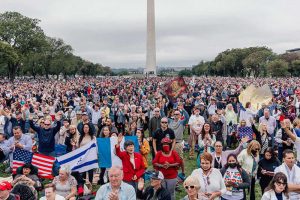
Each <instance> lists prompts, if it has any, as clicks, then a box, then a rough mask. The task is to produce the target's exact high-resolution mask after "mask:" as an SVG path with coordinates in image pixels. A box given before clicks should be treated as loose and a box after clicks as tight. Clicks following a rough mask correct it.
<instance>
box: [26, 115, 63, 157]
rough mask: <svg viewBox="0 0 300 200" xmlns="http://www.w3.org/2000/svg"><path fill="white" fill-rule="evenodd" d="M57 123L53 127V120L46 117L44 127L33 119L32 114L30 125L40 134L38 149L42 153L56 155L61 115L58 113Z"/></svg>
mask: <svg viewBox="0 0 300 200" xmlns="http://www.w3.org/2000/svg"><path fill="white" fill-rule="evenodd" d="M55 118H56V125H55V126H54V127H51V121H50V120H48V119H46V120H45V121H44V127H43V128H42V127H41V126H37V125H35V124H34V123H33V121H32V119H33V118H32V116H30V117H29V124H30V127H31V128H32V129H33V130H34V131H35V132H36V133H37V135H38V143H39V145H38V151H39V153H41V154H44V155H48V156H53V157H55V135H56V134H57V132H58V131H59V129H60V126H61V123H60V119H61V118H60V116H59V115H56V116H55Z"/></svg>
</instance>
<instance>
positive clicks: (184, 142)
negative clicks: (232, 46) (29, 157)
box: [0, 77, 300, 200]
mask: <svg viewBox="0 0 300 200" xmlns="http://www.w3.org/2000/svg"><path fill="white" fill-rule="evenodd" d="M170 81H172V78H169V77H150V78H142V79H140V78H125V77H124V78H122V77H101V78H82V77H77V78H76V79H75V78H74V79H68V80H52V79H50V80H46V79H36V80H33V79H17V80H16V81H15V82H14V83H10V82H8V81H6V80H2V81H0V84H1V86H0V94H1V95H0V161H1V162H2V163H7V168H6V169H5V172H2V174H12V175H13V180H12V181H1V182H0V199H1V200H6V199H9V200H11V199H24V200H25V199H26V200H28V199H38V198H39V197H41V196H43V197H41V198H40V199H45V200H53V199H67V200H74V199H80V198H82V199H84V198H85V199H88V198H92V197H93V196H95V199H96V200H100V199H103V200H107V199H108V200H134V199H147V200H150V199H158V200H169V199H170V200H175V199H178V197H177V198H176V193H177V189H178V184H180V181H179V179H180V178H182V179H184V182H183V188H184V190H185V192H186V196H185V197H184V198H183V199H184V200H196V199H199V200H219V199H222V200H229V199H230V200H245V199H246V196H247V197H248V198H250V199H251V200H255V198H256V199H257V197H255V194H256V193H258V192H259V193H260V192H261V194H262V199H263V200H276V199H277V200H284V199H290V200H299V199H300V168H299V166H300V138H299V137H300V118H299V117H300V116H299V115H300V87H298V86H299V85H300V79H299V78H285V79H271V78H261V79H253V78H229V77H197V78H185V82H186V84H187V88H186V90H185V91H183V92H181V93H180V94H179V95H178V96H176V97H170V96H169V95H168V94H167V93H166V92H165V91H166V88H165V87H166V84H167V83H168V82H170ZM251 84H252V85H254V86H257V87H259V86H263V85H268V86H269V88H270V90H271V92H272V94H273V98H272V99H271V100H270V102H269V103H267V104H263V105H262V106H261V108H259V109H258V110H254V109H253V106H251V102H247V103H246V104H245V105H242V103H240V102H239V98H238V97H239V95H240V93H241V92H242V91H243V90H245V89H246V88H247V87H248V86H249V85H251ZM241 113H243V114H241ZM124 136H137V138H138V145H139V147H138V148H139V152H135V147H136V146H135V145H136V144H135V143H134V142H133V141H130V140H127V141H126V142H125V143H124V145H123V146H122V147H121V141H122V140H123V137H124ZM99 137H100V138H110V137H116V138H117V144H116V146H115V147H114V148H115V150H114V153H115V154H116V155H117V156H118V157H119V158H120V159H121V161H122V167H120V166H112V167H111V168H109V169H107V168H100V169H94V170H88V171H86V172H83V173H78V172H77V173H76V172H73V171H72V170H71V168H70V167H61V168H60V169H58V170H55V166H54V167H53V176H54V179H53V180H51V181H50V183H49V181H48V182H47V183H49V184H46V185H45V184H44V181H43V179H42V178H41V177H39V176H38V170H39V169H38V168H36V167H35V166H34V165H33V164H32V163H30V162H29V163H25V165H23V166H21V167H19V168H18V169H17V170H16V171H14V170H13V155H14V152H15V151H16V150H17V149H23V150H27V151H30V152H38V153H40V154H43V155H47V156H53V157H57V156H58V154H59V152H58V151H57V149H58V147H64V149H65V153H68V152H72V151H74V150H76V149H78V148H80V147H82V146H84V145H86V144H88V143H89V142H91V141H95V140H96V139H97V138H99ZM122 149H124V150H122ZM294 150H295V151H294ZM184 152H187V153H186V154H184ZM295 152H296V153H295ZM187 160H189V162H194V163H195V165H193V166H196V163H197V164H198V167H197V168H196V167H195V169H192V170H191V171H192V173H191V174H186V166H185V163H186V162H187ZM13 171H14V173H13ZM95 174H98V175H99V181H98V182H97V181H96V182H95V181H93V180H94V178H95V177H96V176H95ZM147 177H148V178H149V177H150V184H147V183H145V182H146V180H147ZM257 182H259V184H256V183H257ZM93 184H97V185H99V186H100V188H99V189H98V190H97V191H92V190H93V187H92V186H93ZM93 192H94V195H93ZM88 193H89V195H87V194H88Z"/></svg>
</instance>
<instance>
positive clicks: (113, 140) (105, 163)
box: [97, 136, 140, 168]
mask: <svg viewBox="0 0 300 200" xmlns="http://www.w3.org/2000/svg"><path fill="white" fill-rule="evenodd" d="M127 140H131V141H133V143H134V151H135V152H139V150H140V147H139V142H138V139H137V136H125V137H123V140H122V142H121V144H120V148H121V151H124V142H125V141H127ZM97 143H98V154H99V166H100V167H103V168H111V167H112V166H120V167H122V161H121V159H120V158H119V157H118V156H117V155H116V153H115V152H116V151H115V146H116V144H117V143H118V137H116V136H113V137H110V138H97Z"/></svg>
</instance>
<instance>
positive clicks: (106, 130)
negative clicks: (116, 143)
mask: <svg viewBox="0 0 300 200" xmlns="http://www.w3.org/2000/svg"><path fill="white" fill-rule="evenodd" d="M115 136H116V137H117V135H115ZM110 137H111V133H110V131H109V127H108V126H104V127H103V134H102V138H110ZM105 171H106V168H104V167H101V168H100V175H99V180H98V184H99V185H103V184H104V175H105Z"/></svg>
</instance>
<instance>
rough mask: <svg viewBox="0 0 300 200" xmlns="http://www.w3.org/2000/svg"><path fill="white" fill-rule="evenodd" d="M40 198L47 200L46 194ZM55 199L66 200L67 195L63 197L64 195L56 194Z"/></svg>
mask: <svg viewBox="0 0 300 200" xmlns="http://www.w3.org/2000/svg"><path fill="white" fill-rule="evenodd" d="M40 200H47V198H46V197H45V196H44V197H41V198H40ZM55 200H65V197H62V196H60V195H58V194H56V195H55Z"/></svg>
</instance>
